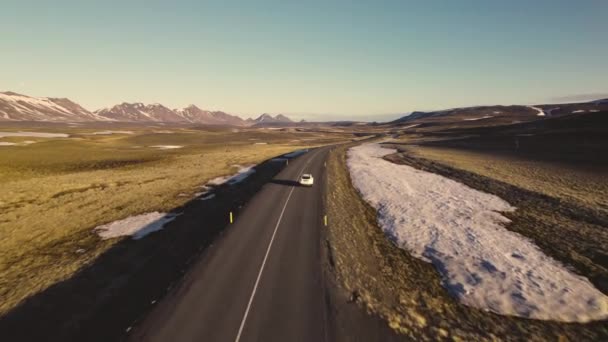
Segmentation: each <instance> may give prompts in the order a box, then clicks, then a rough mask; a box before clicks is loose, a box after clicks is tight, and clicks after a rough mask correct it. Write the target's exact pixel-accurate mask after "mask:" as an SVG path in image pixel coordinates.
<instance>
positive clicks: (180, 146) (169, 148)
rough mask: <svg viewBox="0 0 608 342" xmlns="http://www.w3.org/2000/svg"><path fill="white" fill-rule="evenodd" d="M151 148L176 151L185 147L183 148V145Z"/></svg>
mask: <svg viewBox="0 0 608 342" xmlns="http://www.w3.org/2000/svg"><path fill="white" fill-rule="evenodd" d="M150 147H154V148H158V149H160V150H174V149H177V148H182V147H184V146H182V145H154V146H150Z"/></svg>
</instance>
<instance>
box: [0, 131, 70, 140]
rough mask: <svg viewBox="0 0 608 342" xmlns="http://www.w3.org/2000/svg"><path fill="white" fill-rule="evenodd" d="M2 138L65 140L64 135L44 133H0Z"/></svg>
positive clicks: (65, 136) (66, 135) (65, 135)
mask: <svg viewBox="0 0 608 342" xmlns="http://www.w3.org/2000/svg"><path fill="white" fill-rule="evenodd" d="M4 137H35V138H67V137H69V135H68V134H65V133H44V132H23V131H20V132H0V138H4Z"/></svg>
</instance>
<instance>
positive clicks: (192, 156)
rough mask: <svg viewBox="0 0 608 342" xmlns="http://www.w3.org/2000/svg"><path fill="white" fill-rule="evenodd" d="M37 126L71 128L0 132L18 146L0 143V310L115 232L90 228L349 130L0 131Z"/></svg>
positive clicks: (162, 206) (79, 262)
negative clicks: (239, 167)
mask: <svg viewBox="0 0 608 342" xmlns="http://www.w3.org/2000/svg"><path fill="white" fill-rule="evenodd" d="M37 129H38V130H41V131H43V132H62V133H68V134H69V135H70V136H69V138H32V137H11V138H8V137H5V138H3V139H2V141H7V142H14V143H17V144H18V145H16V146H0V189H2V191H1V192H0V299H1V300H0V314H3V313H6V312H7V311H9V310H10V309H11V308H13V307H15V306H16V305H17V304H18V303H19V302H21V301H22V300H24V299H25V298H27V297H29V296H32V295H33V294H35V293H38V292H40V291H43V290H44V289H46V288H48V287H49V286H50V285H52V284H54V283H57V282H59V281H62V280H65V279H67V278H69V277H70V276H71V275H73V274H74V273H75V272H76V271H78V270H79V269H80V268H82V267H83V266H84V265H86V264H88V263H91V262H92V261H94V260H95V259H96V258H98V257H99V256H100V255H101V254H103V253H104V252H105V251H107V250H108V249H109V248H110V247H111V246H113V245H114V244H115V243H116V242H117V241H119V240H120V239H112V240H101V239H100V238H99V237H98V236H97V234H95V233H94V232H93V228H94V227H96V226H98V225H100V224H104V223H108V222H111V221H114V220H118V219H123V218H126V217H129V216H131V215H136V214H142V213H146V212H151V211H161V212H168V211H171V210H172V209H173V208H177V207H179V206H181V205H183V204H184V203H186V202H188V201H190V200H192V198H193V197H194V196H195V195H194V194H195V193H196V192H199V191H200V187H201V185H203V184H205V183H206V182H207V181H209V180H210V179H213V178H215V177H218V176H223V175H228V174H232V173H234V172H235V171H236V169H237V166H236V165H251V164H257V163H260V162H262V161H264V160H267V159H270V158H272V157H275V156H279V155H281V154H284V153H286V152H290V151H293V150H296V149H300V148H306V147H312V146H317V145H324V144H329V143H334V142H338V141H343V140H347V139H349V138H350V137H351V136H350V135H347V134H324V133H319V132H297V131H294V130H283V131H282V130H261V129H241V130H234V129H219V128H213V129H208V128H196V127H174V128H170V127H169V128H167V127H140V126H136V127H131V126H130V127H127V128H124V127H123V128H117V127H113V128H112V129H113V130H123V131H125V130H126V131H131V132H132V134H125V133H122V134H108V135H95V134H91V133H94V132H97V131H103V130H106V129H107V127H105V128H103V129H100V128H99V127H94V128H93V127H54V126H53V127H43V128H37V127H34V128H29V127H19V129H17V128H16V127H12V126H10V127H8V128H7V127H2V128H1V129H0V131H17V130H27V131H35V130H37ZM25 141H35V143H29V144H25V143H24V142H25ZM256 143H257V144H256ZM157 145H177V146H183V147H181V148H177V149H160V148H158V147H153V146H157Z"/></svg>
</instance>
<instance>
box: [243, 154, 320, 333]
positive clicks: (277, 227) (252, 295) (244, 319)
mask: <svg viewBox="0 0 608 342" xmlns="http://www.w3.org/2000/svg"><path fill="white" fill-rule="evenodd" d="M319 151H320V150H317V151H316V152H315V153H314V154H313V155H312V157H310V159H309V160H308V161H307V162H306V164H304V166H302V169H301V170H300V173H299V174H298V178H300V176H301V175H302V173H303V172H304V169H305V168H306V167H307V166H308V164H310V162H311V161H312V160H313V159H315V157H316V156H317V154H319ZM294 189H295V186H293V185H292V186H291V191H289V195H288V196H287V200H286V201H285V204H284V205H283V209H282V210H281V215H279V220H278V221H277V225H276V226H275V227H274V232H273V233H272V237H271V238H270V243H268V248H267V249H266V255H264V260H263V261H262V266H261V267H260V271H259V272H258V277H257V279H256V280H255V285H253V291H252V292H251V296H250V297H249V303H247V309H246V310H245V314H244V315H243V320H242V321H241V326H240V327H239V332H238V334H237V335H236V339H235V340H234V342H239V341H240V340H241V334H242V333H243V328H244V327H245V322H246V321H247V315H249V309H251V303H253V297H255V292H256V291H257V290H258V284H259V283H260V279H261V278H262V272H263V271H264V266H265V265H266V260H267V259H268V254H270V248H271V247H272V242H273V241H274V237H275V235H276V234H277V230H279V225H281V219H283V214H284V213H285V208H287V203H289V199H290V198H291V194H292V193H293V190H294Z"/></svg>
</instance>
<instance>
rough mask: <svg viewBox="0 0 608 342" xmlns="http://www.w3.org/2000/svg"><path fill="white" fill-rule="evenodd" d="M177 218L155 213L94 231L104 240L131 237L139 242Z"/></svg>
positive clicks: (109, 224)
mask: <svg viewBox="0 0 608 342" xmlns="http://www.w3.org/2000/svg"><path fill="white" fill-rule="evenodd" d="M176 216H177V215H176V214H167V213H159V212H158V211H154V212H151V213H147V214H141V215H135V216H130V217H127V218H126V219H122V220H118V221H114V222H110V223H108V224H104V225H101V226H97V227H96V228H95V229H93V231H95V232H96V233H97V234H98V235H99V236H100V237H101V238H102V239H104V240H106V239H112V238H116V237H120V236H131V237H132V238H133V240H139V239H141V238H143V237H144V236H146V235H148V234H150V233H153V232H156V231H159V230H161V229H163V227H164V226H165V224H167V223H169V222H171V221H173V220H174V219H175V217H176Z"/></svg>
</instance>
